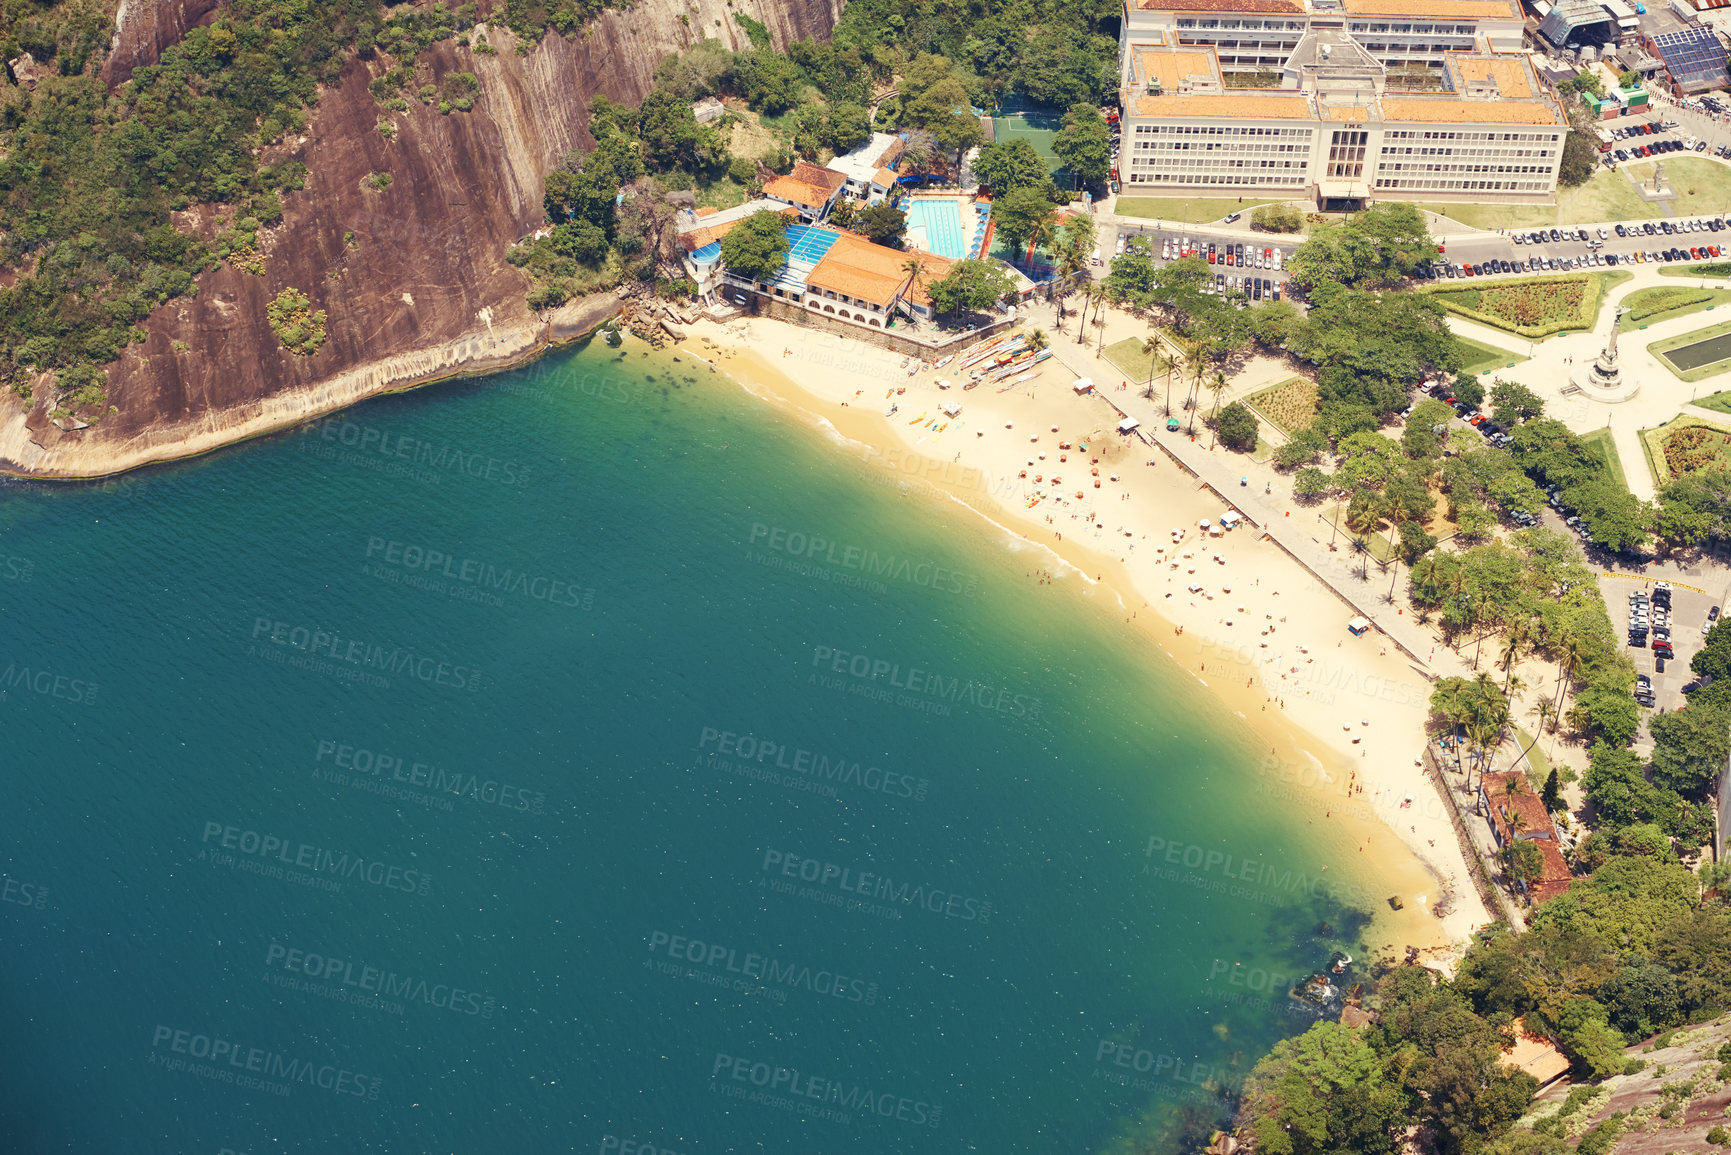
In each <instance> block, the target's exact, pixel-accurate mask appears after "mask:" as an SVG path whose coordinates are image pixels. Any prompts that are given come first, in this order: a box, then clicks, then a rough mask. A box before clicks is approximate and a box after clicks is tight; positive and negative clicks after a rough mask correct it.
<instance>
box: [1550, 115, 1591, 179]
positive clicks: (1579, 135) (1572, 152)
mask: <svg viewBox="0 0 1731 1155" xmlns="http://www.w3.org/2000/svg"><path fill="white" fill-rule="evenodd" d="M1598 171H1599V146H1598V145H1597V144H1596V143H1594V141H1593V138H1592V137H1590V136H1588V135H1587V134H1586V133H1584V132H1582V131H1581V130H1580V129H1578V128H1571V129H1570V130H1569V131H1568V134H1567V135H1566V136H1564V137H1563V160H1562V164H1561V165H1560V166H1559V167H1558V169H1557V183H1558V184H1560V185H1562V186H1563V187H1564V188H1578V187H1579V186H1581V185H1584V184H1586V183H1587V182H1588V181H1589V180H1592V179H1593V174H1594V173H1596V172H1598Z"/></svg>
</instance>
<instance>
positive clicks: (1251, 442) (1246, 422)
mask: <svg viewBox="0 0 1731 1155" xmlns="http://www.w3.org/2000/svg"><path fill="white" fill-rule="evenodd" d="M1214 428H1215V431H1216V432H1217V433H1219V435H1220V443H1221V444H1222V445H1224V446H1226V448H1228V449H1235V450H1237V451H1238V452H1240V453H1249V452H1250V451H1251V450H1252V449H1255V448H1256V416H1255V415H1254V414H1253V413H1251V412H1250V410H1249V409H1247V408H1246V407H1245V405H1244V403H1243V402H1241V401H1234V402H1233V403H1232V404H1230V405H1228V406H1226V408H1224V409H1222V410H1221V411H1220V412H1219V413H1218V414H1217V415H1216V416H1215V418H1214Z"/></svg>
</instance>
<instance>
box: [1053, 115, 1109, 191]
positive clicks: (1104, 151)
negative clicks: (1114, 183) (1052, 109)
mask: <svg viewBox="0 0 1731 1155" xmlns="http://www.w3.org/2000/svg"><path fill="white" fill-rule="evenodd" d="M1052 155H1054V156H1056V157H1057V158H1058V159H1059V160H1061V161H1063V162H1064V167H1065V168H1067V169H1069V170H1070V171H1071V172H1072V173H1073V174H1075V177H1076V179H1077V180H1078V181H1080V182H1081V183H1083V184H1089V185H1103V184H1105V183H1106V178H1107V177H1108V176H1110V175H1111V171H1112V139H1111V135H1110V134H1109V132H1108V131H1107V128H1106V118H1105V117H1103V116H1101V115H1100V110H1099V109H1098V108H1097V107H1095V106H1094V105H1092V104H1073V105H1071V106H1070V111H1068V112H1066V113H1065V114H1064V127H1063V129H1062V130H1060V131H1059V133H1058V135H1057V136H1055V137H1053V138H1052Z"/></svg>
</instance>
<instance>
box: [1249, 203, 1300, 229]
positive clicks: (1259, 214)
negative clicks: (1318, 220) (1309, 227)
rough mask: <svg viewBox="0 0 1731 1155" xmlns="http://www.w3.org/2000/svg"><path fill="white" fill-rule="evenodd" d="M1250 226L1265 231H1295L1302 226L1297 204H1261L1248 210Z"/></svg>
mask: <svg viewBox="0 0 1731 1155" xmlns="http://www.w3.org/2000/svg"><path fill="white" fill-rule="evenodd" d="M1250 227H1251V228H1253V229H1259V230H1261V231H1262V232H1265V233H1296V232H1298V231H1299V230H1300V229H1302V228H1304V214H1303V213H1302V212H1300V211H1299V209H1298V206H1297V205H1291V204H1279V205H1262V206H1260V207H1258V208H1254V209H1252V210H1251V211H1250Z"/></svg>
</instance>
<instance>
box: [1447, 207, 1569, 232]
mask: <svg viewBox="0 0 1731 1155" xmlns="http://www.w3.org/2000/svg"><path fill="white" fill-rule="evenodd" d="M1413 207H1415V208H1420V209H1423V210H1424V211H1425V212H1427V213H1436V214H1437V215H1438V216H1444V217H1448V218H1449V219H1450V220H1453V221H1459V222H1460V223H1461V224H1463V225H1469V226H1471V227H1472V228H1475V229H1534V228H1538V227H1539V226H1540V225H1545V226H1547V227H1548V226H1550V225H1554V224H1557V223H1559V222H1558V221H1557V206H1555V205H1484V204H1458V205H1451V204H1428V203H1419V204H1415V205H1414V206H1413Z"/></svg>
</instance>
